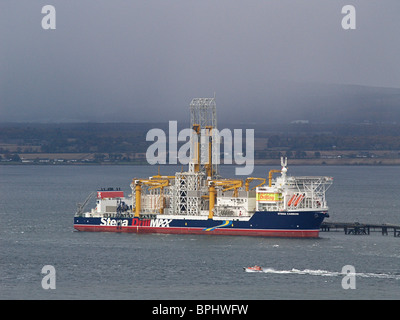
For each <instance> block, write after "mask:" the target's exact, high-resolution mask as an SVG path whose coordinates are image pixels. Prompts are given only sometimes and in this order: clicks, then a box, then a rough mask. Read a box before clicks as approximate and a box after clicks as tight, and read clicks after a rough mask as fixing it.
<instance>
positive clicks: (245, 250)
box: [0, 166, 400, 299]
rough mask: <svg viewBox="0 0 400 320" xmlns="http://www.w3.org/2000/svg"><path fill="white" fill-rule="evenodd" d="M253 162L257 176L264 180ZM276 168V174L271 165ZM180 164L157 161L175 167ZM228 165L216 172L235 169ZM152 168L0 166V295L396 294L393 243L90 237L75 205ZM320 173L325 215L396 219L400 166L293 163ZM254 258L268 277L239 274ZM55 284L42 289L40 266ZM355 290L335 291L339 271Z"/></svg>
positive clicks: (380, 239) (397, 263) (294, 170)
mask: <svg viewBox="0 0 400 320" xmlns="http://www.w3.org/2000/svg"><path fill="white" fill-rule="evenodd" d="M269 169H271V168H269V167H268V168H267V167H256V168H255V171H254V173H253V175H254V176H264V177H265V176H267V174H268V170H269ZM274 169H277V167H276V168H274ZM177 170H178V171H180V167H179V168H177V167H162V168H161V173H162V174H173V173H174V172H175V171H177ZM233 172H234V168H233V167H221V173H222V175H223V176H233ZM156 173H157V168H155V167H150V166H148V167H147V166H0V298H1V299H399V298H400V238H395V237H393V235H389V236H382V235H381V234H380V233H378V232H377V233H372V234H371V235H369V236H354V235H344V234H343V233H341V232H326V233H321V234H320V239H279V238H261V237H231V236H194V235H141V234H140V235H137V234H118V233H86V232H76V231H74V229H73V214H74V212H75V210H76V203H77V202H82V201H83V200H84V199H85V198H86V196H87V195H88V194H89V193H90V192H91V191H94V190H96V189H97V188H100V187H108V186H113V187H121V189H122V190H124V191H130V188H129V184H130V182H131V178H133V177H147V176H150V175H153V174H156ZM289 173H290V174H291V175H328V176H333V177H334V185H333V186H332V187H331V188H330V189H329V191H328V194H327V198H328V204H329V206H330V216H331V218H330V220H331V221H348V222H353V221H359V222H377V223H397V224H400V196H399V190H400V179H399V175H400V168H399V167H342V166H341V167H329V166H326V167H325V166H320V167H306V166H304V167H302V166H292V167H289ZM254 264H258V265H261V266H263V267H264V268H266V272H264V273H247V272H244V271H243V267H244V266H252V265H254ZM44 265H52V266H54V268H55V270H56V289H55V290H44V289H43V288H42V286H41V282H42V278H43V277H44V275H43V274H41V270H42V267H43V266H44ZM345 265H352V266H354V268H355V270H356V273H357V275H356V289H348V290H344V289H343V288H342V285H341V283H342V279H343V275H342V274H341V271H342V267H343V266H345Z"/></svg>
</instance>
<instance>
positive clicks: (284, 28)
mask: <svg viewBox="0 0 400 320" xmlns="http://www.w3.org/2000/svg"><path fill="white" fill-rule="evenodd" d="M46 4H51V5H53V6H54V7H55V8H56V30H43V29H42V27H41V20H42V18H43V17H44V14H42V13H41V9H42V7H43V6H44V5H46ZM346 4H352V5H354V6H355V8H356V18H357V20H356V23H357V25H356V30H343V29H342V27H341V20H342V18H343V16H344V15H343V14H342V13H341V9H342V7H343V6H344V5H346ZM399 17H400V1H398V0H381V1H372V0H370V1H369V0H362V1H357V0H352V1H347V0H346V1H339V0H329V1H328V0H315V1H314V0H131V1H130V0H125V1H123V0H113V1H111V0H107V1H105V0H80V1H73V0H69V1H65V0H63V1H61V0H48V1H47V0H46V1H38V0H26V1H25V0H13V1H11V0H2V1H1V2H0V43H1V45H0V121H132V122H137V121H168V120H187V119H188V117H189V114H188V106H189V103H190V101H191V99H192V98H194V97H209V96H213V94H214V92H216V97H217V107H218V115H219V118H220V119H226V120H235V121H236V120H243V121H259V120H260V119H259V118H257V114H262V115H263V116H265V117H267V116H268V114H269V113H274V112H278V110H279V109H281V108H283V109H285V108H286V109H285V110H289V111H290V110H291V109H290V108H293V110H295V109H296V108H297V106H296V102H297V101H298V97H297V94H299V92H300V95H301V93H302V91H303V90H302V88H303V87H302V86H303V85H304V84H307V88H309V85H308V84H310V83H311V84H320V83H322V84H327V83H328V84H329V83H334V84H357V85H365V86H377V87H392V88H400V38H399V35H400V19H399ZM311 86H312V85H311ZM311 91H312V90H311ZM311 95H312V94H311ZM304 99H306V100H307V98H304ZM303 102H304V101H303ZM307 103H312V102H307ZM307 103H306V104H307Z"/></svg>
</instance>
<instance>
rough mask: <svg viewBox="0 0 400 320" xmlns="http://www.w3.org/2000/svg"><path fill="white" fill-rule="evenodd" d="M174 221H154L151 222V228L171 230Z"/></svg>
mask: <svg viewBox="0 0 400 320" xmlns="http://www.w3.org/2000/svg"><path fill="white" fill-rule="evenodd" d="M171 221H172V219H153V220H151V222H150V227H161V228H169V223H170V222H171Z"/></svg>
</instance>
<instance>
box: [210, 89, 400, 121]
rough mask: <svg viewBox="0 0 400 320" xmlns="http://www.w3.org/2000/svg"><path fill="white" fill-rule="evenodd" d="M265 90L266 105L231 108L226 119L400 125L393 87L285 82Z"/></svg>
mask: <svg viewBox="0 0 400 320" xmlns="http://www.w3.org/2000/svg"><path fill="white" fill-rule="evenodd" d="M265 91H270V92H269V94H268V95H269V99H270V100H269V101H268V102H266V101H259V102H258V103H257V104H258V106H257V107H255V108H251V107H249V108H237V109H236V108H232V109H236V110H232V111H233V113H232V115H231V116H228V117H226V118H227V119H232V120H234V119H235V118H236V117H239V116H240V117H241V121H242V122H246V121H248V122H255V123H262V122H265V123H274V122H279V123H285V122H286V123H287V122H291V121H295V120H308V121H309V122H322V123H362V122H383V123H400V89H397V88H379V87H367V86H358V85H334V84H294V83H286V84H283V85H282V84H281V85H279V86H277V87H276V88H274V87H272V88H269V87H266V88H265ZM249 100H250V99H249ZM249 102H250V101H249ZM242 103H243V104H245V103H246V102H245V101H243V102H242ZM217 106H218V103H217ZM220 113H221V110H220V109H219V112H218V114H220ZM235 113H236V114H235Z"/></svg>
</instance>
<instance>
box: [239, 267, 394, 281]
mask: <svg viewBox="0 0 400 320" xmlns="http://www.w3.org/2000/svg"><path fill="white" fill-rule="evenodd" d="M245 271H246V272H262V273H270V274H297V275H312V276H322V277H343V276H345V275H347V273H342V272H337V271H328V270H320V269H317V270H313V269H304V270H300V269H296V268H292V269H291V270H276V269H274V268H262V270H260V271H256V270H250V269H245ZM355 276H356V277H361V278H381V279H396V280H400V274H390V273H368V272H367V273H363V272H360V273H355Z"/></svg>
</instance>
